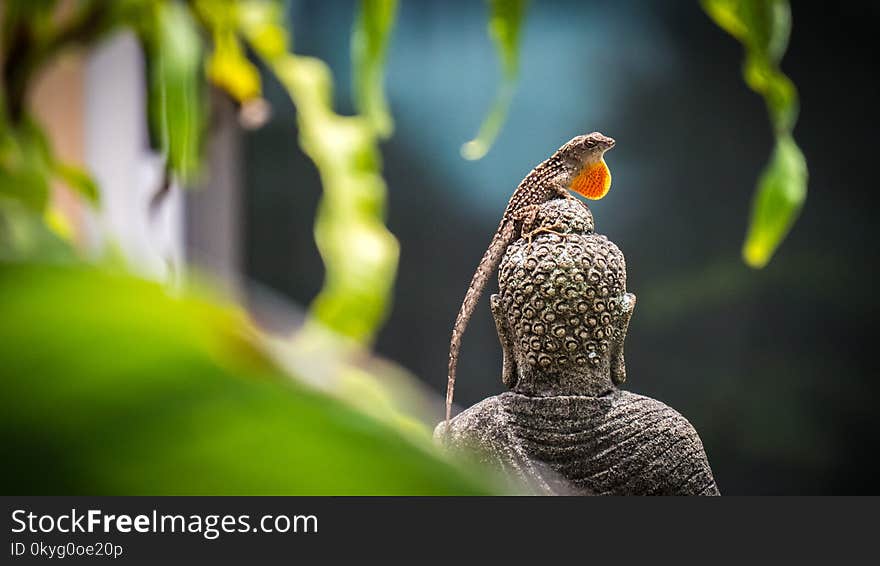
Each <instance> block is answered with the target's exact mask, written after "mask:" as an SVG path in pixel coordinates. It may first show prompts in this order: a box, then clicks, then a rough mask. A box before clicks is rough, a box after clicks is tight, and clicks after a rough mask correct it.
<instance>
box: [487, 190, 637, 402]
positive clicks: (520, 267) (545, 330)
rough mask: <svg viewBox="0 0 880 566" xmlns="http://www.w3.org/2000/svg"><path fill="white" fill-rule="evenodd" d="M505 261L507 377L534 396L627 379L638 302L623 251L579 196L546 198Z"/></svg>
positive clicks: (583, 391)
mask: <svg viewBox="0 0 880 566" xmlns="http://www.w3.org/2000/svg"><path fill="white" fill-rule="evenodd" d="M522 232H523V233H522V237H521V238H520V239H518V240H516V241H515V242H514V243H513V244H511V245H510V246H509V247H508V249H507V253H506V254H505V256H504V258H503V259H502V261H501V264H500V267H499V277H498V280H499V288H500V292H499V293H498V294H497V295H493V296H492V297H491V304H492V312H493V315H494V316H495V322H496V326H497V327H498V334H499V337H500V338H501V343H502V348H503V350H504V375H503V379H504V382H505V384H506V385H507V386H508V387H509V388H511V389H513V390H514V391H517V392H520V393H523V394H528V395H538V396H542V395H600V394H603V393H605V392H607V391H609V390H610V389H611V388H612V387H613V385H614V384H621V383H623V381H624V380H625V379H626V368H625V365H624V358H623V342H624V339H625V337H626V330H627V327H628V325H629V320H630V316H631V315H632V311H633V307H634V306H635V295H633V294H632V293H627V292H626V263H625V260H624V257H623V253H621V251H620V250H619V249H618V248H617V246H616V245H614V243H613V242H611V241H610V240H609V239H608V238H606V237H605V236H602V235H599V234H596V233H594V231H593V218H592V215H591V214H590V212H589V210H587V209H586V207H584V206H583V205H582V204H581V203H580V202H578V201H576V200H569V199H557V200H553V201H550V202H548V203H545V204H543V205H541V207H540V209H539V210H538V211H537V213H536V215H535V217H534V219H533V220H532V221H531V222H527V223H526V224H525V225H524V226H523V231H522Z"/></svg>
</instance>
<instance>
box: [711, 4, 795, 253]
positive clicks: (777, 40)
mask: <svg viewBox="0 0 880 566" xmlns="http://www.w3.org/2000/svg"><path fill="white" fill-rule="evenodd" d="M701 3H702V5H703V9H704V10H705V11H706V13H707V14H708V15H709V16H710V17H711V18H712V20H713V21H715V23H716V24H718V26H719V27H721V28H722V29H724V30H725V31H727V32H728V33H730V34H731V35H732V36H733V37H735V38H736V39H737V40H739V41H740V43H742V45H743V48H744V50H745V61H744V63H743V69H742V72H743V78H744V80H745V82H746V84H747V85H748V86H749V88H751V89H752V90H753V91H755V92H757V93H758V94H760V95H761V96H762V97H763V98H764V102H765V104H766V106H767V113H768V114H769V116H770V122H771V124H772V126H773V133H774V135H775V136H776V149H775V150H774V154H773V157H772V159H771V162H770V165H768V167H767V169H766V170H765V171H764V173H763V174H762V176H761V180H760V181H759V183H758V189H757V191H758V192H757V193H756V195H755V197H754V206H753V210H752V220H751V225H750V227H749V230H748V236H747V238H746V242H745V244H744V248H743V257H744V258H745V260H746V263H748V264H749V265H750V266H752V267H763V266H764V265H766V264H767V262H768V261H769V260H770V258H771V256H772V255H773V253H774V251H775V250H776V248H777V247H778V246H779V244H780V242H781V241H782V239H783V238H784V237H785V235H786V234H787V233H788V231H789V230H790V229H791V226H792V224H793V223H794V220H795V219H796V218H797V215H798V212H799V211H800V208H801V206H802V205H803V200H804V197H805V195H806V183H807V174H806V170H807V169H806V162H805V160H804V156H803V154H802V153H801V151H800V149H799V148H798V147H797V145H796V144H795V142H794V140H793V138H792V136H791V133H792V130H793V129H794V126H795V123H796V122H797V117H798V111H799V101H798V93H797V89H796V88H795V86H794V83H792V82H791V80H790V79H789V78H788V77H787V76H785V74H784V73H782V71H781V70H780V69H779V63H780V61H781V60H782V57H783V55H784V54H785V50H786V48H787V47H788V39H789V36H790V34H791V8H790V7H789V4H788V0H701Z"/></svg>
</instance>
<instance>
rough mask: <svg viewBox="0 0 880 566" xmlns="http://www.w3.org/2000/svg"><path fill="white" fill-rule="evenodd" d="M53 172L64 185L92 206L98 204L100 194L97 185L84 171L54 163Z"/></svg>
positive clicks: (65, 164) (73, 166)
mask: <svg viewBox="0 0 880 566" xmlns="http://www.w3.org/2000/svg"><path fill="white" fill-rule="evenodd" d="M53 172H54V173H55V175H56V176H57V177H58V178H60V179H61V180H62V181H63V182H64V184H65V185H67V187H68V188H69V189H71V190H72V191H74V192H76V193H77V194H78V195H80V196H81V197H83V198H84V199H86V201H88V202H90V203H92V204H98V201H99V200H100V193H99V192H98V185H97V184H96V183H95V180H94V179H92V176H91V175H89V174H88V172H86V171H85V170H83V169H81V168H79V167H77V166H75V165H70V164H68V163H60V162H56V163H55V164H54V166H53Z"/></svg>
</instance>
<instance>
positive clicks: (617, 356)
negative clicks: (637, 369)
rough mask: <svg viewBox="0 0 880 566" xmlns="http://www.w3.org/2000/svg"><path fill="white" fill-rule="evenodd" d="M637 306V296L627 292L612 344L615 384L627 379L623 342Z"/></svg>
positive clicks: (612, 366) (612, 379) (612, 365)
mask: <svg viewBox="0 0 880 566" xmlns="http://www.w3.org/2000/svg"><path fill="white" fill-rule="evenodd" d="M635 306H636V296H635V295H633V294H632V293H626V294H625V295H624V296H623V300H622V301H621V313H620V316H619V317H618V319H617V332H616V334H615V337H614V344H612V346H611V381H612V382H614V385H622V384H623V382H625V381H626V363H625V361H624V359H623V343H624V342H625V341H626V331H627V329H629V321H630V319H631V318H632V313H633V310H634V309H635Z"/></svg>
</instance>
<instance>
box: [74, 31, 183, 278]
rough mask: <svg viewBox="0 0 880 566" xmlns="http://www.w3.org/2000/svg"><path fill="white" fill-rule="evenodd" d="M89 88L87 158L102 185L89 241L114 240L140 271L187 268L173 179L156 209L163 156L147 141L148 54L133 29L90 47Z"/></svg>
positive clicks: (162, 273)
mask: <svg viewBox="0 0 880 566" xmlns="http://www.w3.org/2000/svg"><path fill="white" fill-rule="evenodd" d="M85 94H86V96H85V159H86V163H87V164H88V167H89V170H90V171H92V173H93V174H94V176H95V179H96V181H97V182H98V186H99V187H100V190H101V207H100V209H99V211H98V212H97V214H96V215H95V216H96V217H95V219H94V221H93V222H92V224H93V225H92V226H91V229H90V230H89V240H90V244H91V246H92V247H93V249H97V250H104V249H106V247H107V246H108V245H110V246H113V245H116V246H118V248H119V249H120V251H122V253H123V254H124V255H125V257H126V258H127V259H128V261H129V263H130V266H131V267H132V268H133V269H134V270H135V271H137V272H138V273H140V274H142V275H145V276H148V277H152V278H157V279H161V280H166V281H167V280H169V279H170V278H173V277H174V276H175V275H176V274H179V273H180V272H181V269H182V267H183V257H184V253H183V249H184V246H183V198H182V196H181V194H180V192H181V191H180V190H179V188H178V187H174V186H173V187H171V190H170V191H169V192H168V194H166V195H165V197H164V199H162V201H161V204H160V205H159V206H157V207H156V208H155V209H151V208H150V202H151V200H152V199H153V197H154V195H155V194H156V192H157V191H158V190H159V188H160V186H161V184H162V179H163V161H162V158H161V157H160V156H159V155H158V154H157V153H156V152H154V151H152V150H151V149H150V147H149V138H148V129H147V115H146V89H145V75H144V61H143V55H142V53H141V49H140V46H139V45H138V43H137V41H136V39H135V38H134V36H133V35H132V34H131V33H127V32H126V33H121V34H118V35H116V36H114V37H112V38H109V39H108V40H107V41H105V42H103V43H102V44H100V45H99V46H97V47H96V48H95V49H94V50H93V51H92V52H91V55H90V57H89V60H88V63H87V65H86V79H85Z"/></svg>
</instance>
